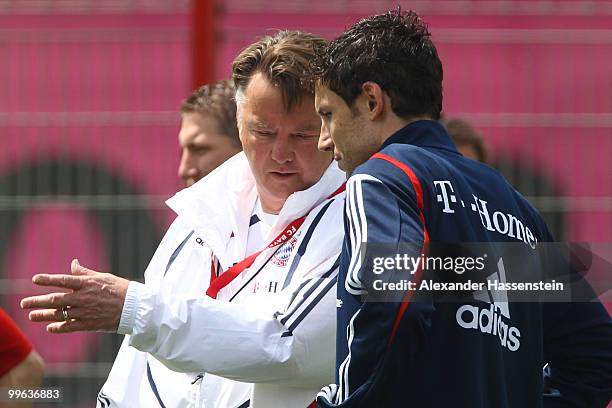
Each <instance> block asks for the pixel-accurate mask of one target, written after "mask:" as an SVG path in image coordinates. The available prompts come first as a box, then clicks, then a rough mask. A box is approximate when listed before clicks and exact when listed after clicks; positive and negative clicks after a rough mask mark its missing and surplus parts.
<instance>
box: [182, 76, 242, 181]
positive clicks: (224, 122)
mask: <svg viewBox="0 0 612 408" xmlns="http://www.w3.org/2000/svg"><path fill="white" fill-rule="evenodd" d="M178 139H179V146H180V148H181V162H180V165H179V168H178V174H179V177H181V178H182V179H183V180H184V181H185V184H186V185H187V186H188V187H189V186H191V185H192V184H194V183H195V182H196V181H198V180H199V179H201V178H202V177H204V176H206V175H207V174H208V173H210V172H211V171H213V170H214V169H216V168H217V167H218V166H219V165H220V164H221V163H223V162H224V161H226V160H227V159H229V158H230V157H232V156H233V155H234V154H236V153H238V152H239V151H240V150H242V146H241V145H240V139H239V138H238V127H237V124H236V102H235V101H234V87H233V85H232V83H231V82H230V81H227V80H223V81H219V82H215V83H212V84H208V85H204V86H202V87H200V88H198V89H197V90H195V91H194V92H193V93H192V94H191V95H189V96H188V97H187V99H185V101H183V103H182V105H181V130H180V132H179V135H178Z"/></svg>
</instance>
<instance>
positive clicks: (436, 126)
mask: <svg viewBox="0 0 612 408" xmlns="http://www.w3.org/2000/svg"><path fill="white" fill-rule="evenodd" d="M394 143H400V144H410V145H414V146H419V147H433V148H437V149H444V150H448V151H450V152H454V153H457V154H459V152H458V151H457V148H456V147H455V144H454V143H453V141H452V140H451V138H450V136H449V135H448V133H447V132H446V129H444V126H442V125H441V124H440V123H438V122H436V121H433V120H417V121H415V122H412V123H409V124H408V125H406V126H404V127H403V128H401V129H400V130H398V131H397V132H395V133H394V134H393V135H391V136H390V137H389V138H388V139H387V140H386V141H385V142H384V143H383V144H382V146H381V147H380V150H382V149H384V148H385V147H387V146H389V145H390V144H394Z"/></svg>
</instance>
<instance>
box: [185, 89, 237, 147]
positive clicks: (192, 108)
mask: <svg viewBox="0 0 612 408" xmlns="http://www.w3.org/2000/svg"><path fill="white" fill-rule="evenodd" d="M194 112H195V113H202V114H206V115H211V116H212V117H214V118H215V119H216V120H217V122H218V123H219V130H220V131H221V132H222V133H223V134H224V135H227V136H230V137H231V138H232V139H233V140H234V141H235V142H236V143H240V139H239V138H238V125H237V123H236V101H235V100H234V86H233V85H232V83H231V82H230V81H228V80H223V81H218V82H213V83H211V84H207V85H204V86H202V87H200V88H198V89H196V90H195V91H193V92H192V93H191V95H189V96H188V97H187V99H185V100H184V101H183V103H182V104H181V113H194Z"/></svg>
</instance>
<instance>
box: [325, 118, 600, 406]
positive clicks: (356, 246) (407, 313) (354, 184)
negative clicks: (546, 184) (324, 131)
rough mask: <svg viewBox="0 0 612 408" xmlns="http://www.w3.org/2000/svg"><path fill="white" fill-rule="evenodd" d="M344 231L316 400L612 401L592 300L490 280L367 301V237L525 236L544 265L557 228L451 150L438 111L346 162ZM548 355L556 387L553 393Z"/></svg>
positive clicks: (511, 239)
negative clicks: (333, 348)
mask: <svg viewBox="0 0 612 408" xmlns="http://www.w3.org/2000/svg"><path fill="white" fill-rule="evenodd" d="M345 231H346V238H345V242H344V247H343V251H342V256H341V263H340V273H339V277H338V344H337V368H338V372H337V378H336V385H331V386H329V387H326V388H324V389H323V391H322V392H321V393H320V394H319V398H318V401H317V402H318V406H320V407H419V408H422V407H454V408H458V407H465V408H505V407H509V408H515V407H516V408H525V407H542V406H545V407H553V406H559V407H561V406H567V407H570V406H571V407H574V406H577V407H599V406H601V407H605V406H606V404H607V402H608V401H609V400H610V397H611V395H612V323H611V320H610V316H609V315H608V313H607V311H606V310H605V309H604V308H603V306H602V305H601V304H600V303H599V302H598V301H594V302H590V303H585V302H583V303H577V302H573V303H572V302H564V303H545V302H531V303H525V302H522V303H521V302H512V301H511V302H510V303H504V302H500V299H499V298H496V297H495V296H493V295H492V294H491V293H490V292H487V291H484V292H482V291H481V292H479V293H477V292H474V293H471V294H470V295H469V296H468V297H467V298H465V300H463V301H454V302H440V301H437V300H436V299H434V298H433V297H430V298H428V297H427V296H424V297H419V298H418V299H417V298H414V299H412V298H411V296H417V295H408V292H409V291H405V293H403V296H406V297H404V298H403V300H404V301H403V302H402V301H397V299H396V301H391V302H390V301H380V302H379V301H366V300H368V299H369V298H371V297H372V285H373V283H372V281H373V279H374V278H375V277H376V275H375V274H372V269H371V266H372V265H371V263H368V262H370V261H371V260H372V259H371V258H372V256H371V255H372V254H371V253H368V252H367V251H370V245H371V244H373V243H381V244H399V243H402V242H408V243H416V244H418V245H419V246H420V247H422V249H425V248H427V247H428V246H430V245H431V246H432V247H433V245H435V243H440V242H447V243H448V242H450V243H470V242H471V243H490V244H491V245H492V248H490V249H492V250H493V251H495V245H498V244H499V243H514V244H515V246H516V245H519V246H521V247H524V248H525V254H526V256H525V257H524V260H525V261H526V262H527V263H526V264H525V265H529V267H528V269H529V270H530V271H531V270H533V272H534V273H539V272H541V271H538V268H540V266H539V265H540V264H541V256H539V255H536V254H537V253H538V251H537V248H538V246H540V245H542V243H543V242H549V241H553V239H552V237H551V235H550V233H549V232H548V229H547V227H546V225H545V224H544V222H543V221H542V218H541V217H540V215H539V214H538V212H537V211H536V210H535V209H534V208H533V207H532V206H531V205H530V204H529V203H528V202H527V201H526V200H525V199H524V198H523V197H522V196H521V195H520V194H519V193H518V192H516V191H515V190H514V189H513V188H512V186H511V185H510V184H509V183H508V182H507V181H506V180H505V179H504V178H503V177H502V176H501V175H500V174H499V173H498V172H496V171H495V170H493V169H492V168H490V167H488V166H487V165H485V164H482V163H479V162H476V161H473V160H469V159H467V158H465V157H463V156H462V155H461V154H460V153H458V152H457V150H456V148H455V146H454V145H453V143H452V141H451V139H450V138H449V136H448V134H447V133H446V131H445V130H444V128H443V127H442V126H441V125H439V124H438V123H436V122H433V121H417V122H414V123H411V124H409V125H408V126H406V127H405V128H403V129H401V130H399V131H398V132H397V133H395V134H394V135H392V136H391V137H390V138H389V139H388V140H387V141H386V142H385V143H384V145H383V146H382V147H381V149H380V150H379V152H378V153H377V154H375V155H374V156H373V157H372V158H371V159H370V160H368V161H367V162H365V163H363V164H362V165H361V166H359V167H357V168H356V169H355V171H354V172H353V174H352V175H351V177H350V178H349V181H348V182H347V198H346V211H345ZM362 242H367V243H368V246H367V247H366V246H362V245H361V243H362ZM409 276H410V277H411V280H412V281H414V282H415V283H418V282H419V281H422V280H423V279H426V276H424V275H422V272H417V273H414V274H411V275H409ZM501 300H503V299H501ZM483 313H484V314H485V315H486V316H485V317H484V318H483ZM490 319H492V320H494V321H495V322H494V325H495V327H494V328H493V326H492V325H489V324H488V322H489V320H490ZM546 364H548V365H549V366H548V367H549V372H550V373H551V375H550V378H549V380H548V381H549V383H548V384H547V385H549V386H552V387H553V388H554V389H555V390H556V391H555V394H556V395H555V396H553V397H551V398H550V399H545V398H544V397H543V388H544V380H543V375H542V369H543V367H544V366H545V365H546Z"/></svg>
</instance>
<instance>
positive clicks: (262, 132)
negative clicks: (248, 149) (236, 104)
mask: <svg viewBox="0 0 612 408" xmlns="http://www.w3.org/2000/svg"><path fill="white" fill-rule="evenodd" d="M251 132H253V133H255V134H256V135H258V136H272V135H273V134H274V133H272V132H270V131H269V130H259V129H253V130H251Z"/></svg>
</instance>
